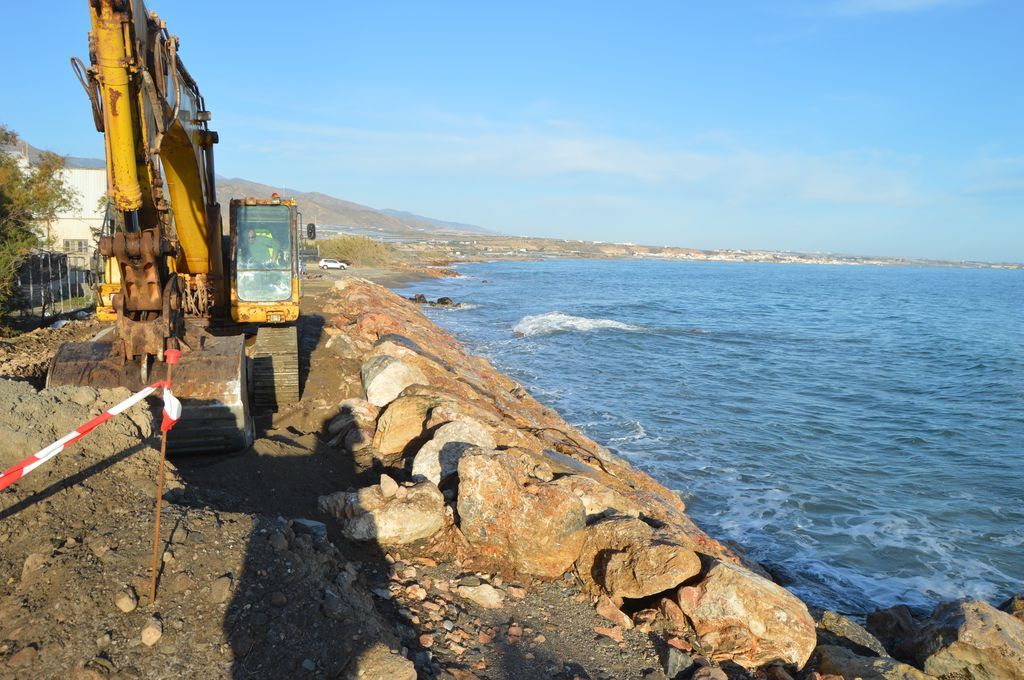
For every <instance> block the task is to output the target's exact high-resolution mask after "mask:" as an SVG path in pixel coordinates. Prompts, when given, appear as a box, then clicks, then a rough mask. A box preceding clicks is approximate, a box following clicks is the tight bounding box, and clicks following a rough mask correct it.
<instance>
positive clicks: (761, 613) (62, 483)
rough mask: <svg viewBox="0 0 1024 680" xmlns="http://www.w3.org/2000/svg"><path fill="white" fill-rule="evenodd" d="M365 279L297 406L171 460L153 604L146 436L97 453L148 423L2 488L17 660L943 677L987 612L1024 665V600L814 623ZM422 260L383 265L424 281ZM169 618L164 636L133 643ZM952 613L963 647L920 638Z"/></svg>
mask: <svg viewBox="0 0 1024 680" xmlns="http://www.w3.org/2000/svg"><path fill="white" fill-rule="evenodd" d="M358 273H365V270H362V271H360V270H355V271H350V272H348V274H347V275H344V276H342V275H339V276H337V277H332V278H329V279H327V278H325V279H314V280H313V282H314V283H316V284H317V285H316V286H315V287H319V288H320V292H319V293H318V294H314V291H313V290H312V288H314V287H310V289H309V292H308V293H307V295H308V298H306V299H304V304H303V314H304V321H303V324H304V327H303V336H304V338H305V340H306V341H308V342H304V347H306V350H304V351H308V352H309V354H308V357H307V358H305V359H304V363H305V365H307V366H308V367H309V369H308V375H307V378H306V382H305V387H304V390H303V394H302V400H301V401H300V402H299V403H298V404H295V405H292V406H289V407H285V408H283V409H282V410H281V411H280V412H279V413H277V414H275V415H274V416H273V418H264V419H262V420H261V423H262V424H261V425H260V432H259V433H258V438H257V441H256V442H255V444H254V446H253V447H252V449H250V450H248V451H245V452H241V453H238V454H232V455H225V456H218V457H216V458H205V459H198V458H190V459H178V460H174V461H173V463H172V464H171V465H170V466H169V469H168V473H167V474H168V486H167V488H168V495H167V497H166V500H167V503H166V504H165V512H166V513H167V515H168V516H167V517H166V519H167V520H168V526H170V527H174V530H173V533H172V534H171V538H170V539H169V540H168V542H167V545H166V550H167V551H168V552H169V553H170V557H169V558H168V557H165V558H164V564H165V574H164V575H163V577H162V582H161V591H160V593H161V594H160V600H159V602H158V605H157V607H155V608H153V607H149V606H144V604H143V603H137V604H136V605H134V606H135V607H137V608H133V609H131V610H127V609H122V610H121V612H124V613H111V611H112V608H111V602H113V601H114V600H115V598H119V597H120V595H119V594H118V593H119V592H120V591H122V590H123V589H126V590H125V592H130V593H136V592H142V590H141V589H142V588H143V587H144V585H143V581H144V580H145V579H143V578H142V576H144V575H145V573H146V571H145V569H146V568H148V567H145V568H143V567H141V565H148V564H149V559H150V551H151V546H150V544H149V540H150V539H151V534H152V528H151V526H150V520H151V517H150V514H151V510H147V508H151V502H152V498H151V494H149V493H148V487H147V482H146V481H145V480H146V479H152V476H153V475H154V474H155V469H156V468H155V466H156V461H157V459H156V458H155V452H154V450H153V449H151V448H149V449H146V450H145V451H144V452H143V453H142V454H140V455H138V456H136V457H134V458H131V459H130V460H129V461H126V463H125V464H120V465H113V466H112V467H111V468H110V471H109V472H103V473H102V474H98V473H97V472H96V470H100V471H101V472H102V470H104V469H105V468H104V467H103V466H104V465H111V464H110V463H109V462H107V457H108V456H110V455H111V453H112V452H116V451H121V450H124V449H125V448H127V447H129V446H131V445H133V444H135V443H136V442H137V439H136V437H137V434H135V433H134V431H133V430H132V429H131V428H130V427H129V428H124V427H122V428H121V429H116V428H115V425H114V424H112V425H110V426H109V427H110V428H115V429H108V430H104V431H103V432H104V433H105V436H108V437H110V439H109V441H107V440H104V441H106V442H107V443H105V444H104V446H106V447H107V448H104V449H93V448H89V446H88V445H85V446H83V447H82V448H81V449H79V454H78V455H77V457H76V456H71V457H68V458H65V459H64V461H63V462H62V463H61V464H59V465H53V466H49V467H46V468H43V469H42V470H41V471H40V472H39V473H36V475H35V476H33V477H30V478H28V479H26V480H25V481H24V483H23V484H24V485H23V486H18V487H15V490H14V492H13V493H12V494H10V495H5V496H3V498H4V505H3V506H2V508H0V542H2V543H3V545H4V550H3V551H0V576H5V577H7V580H6V582H4V579H3V578H0V664H4V663H7V664H8V665H9V666H12V667H13V666H14V665H15V663H18V664H21V663H25V664H27V665H26V668H28V667H31V670H32V672H34V673H37V674H44V675H45V674H47V673H49V674H55V673H57V672H58V670H59V669H64V670H65V671H66V669H68V668H75V667H77V668H84V669H86V670H88V668H90V667H89V666H88V664H89V663H92V662H91V661H90V660H91V659H92V658H93V657H94V656H95V655H96V653H97V652H96V649H97V645H99V649H100V654H101V658H103V659H104V663H108V664H110V666H109V667H107V666H104V668H108V669H114V670H111V672H115V671H121V670H128V669H134V672H137V673H138V672H141V673H142V674H144V675H147V674H148V675H152V676H154V677H157V676H159V677H163V676H165V675H166V676H168V677H172V676H187V675H195V674H196V673H197V672H199V671H200V669H203V672H204V673H209V674H210V675H216V676H219V677H239V676H240V675H245V676H246V677H268V678H269V677H280V676H281V674H282V673H284V674H288V673H289V672H291V673H293V674H298V675H302V674H304V673H307V672H309V673H310V674H311V675H312V676H314V677H315V676H316V674H317V673H320V674H322V675H326V676H328V677H336V676H340V677H353V676H354V674H355V672H356V671H358V672H361V673H363V676H362V677H382V678H383V677H394V678H409V680H412V678H415V677H417V675H418V676H419V677H423V678H446V679H448V678H455V679H456V680H472V679H473V678H478V679H479V680H485V679H493V680H509V679H519V678H522V679H523V680H527V679H529V680H532V679H533V678H537V677H551V678H559V679H562V680H572V679H573V678H582V677H591V678H601V679H602V680H617V679H618V678H634V677H636V678H640V677H644V678H649V679H651V680H663V679H665V678H673V679H690V680H765V679H766V678H767V679H768V680H794V679H795V680H836V677H833V678H828V677H827V676H845V677H846V678H853V677H864V678H873V679H876V680H877V679H879V678H886V679H887V680H888V679H892V680H896V679H900V680H929V679H930V678H933V677H935V678H937V677H940V676H943V675H946V673H945V670H944V669H947V668H951V667H953V666H950V665H949V664H955V663H959V661H958V659H960V657H958V656H956V654H957V653H958V652H957V650H959V649H962V648H964V645H970V644H971V640H973V639H975V638H974V637H972V636H975V635H976V632H977V630H978V628H979V626H981V625H982V624H986V625H987V624H992V623H993V622H994V623H995V624H998V625H999V626H1001V630H1004V631H1010V632H1011V633H1012V632H1014V631H1019V632H1020V636H1021V637H1020V640H1021V641H1022V643H1021V648H1020V650H1018V649H1017V648H1016V647H1014V646H1013V644H1014V643H1013V640H1012V639H1011V640H1006V639H1002V638H997V639H995V640H994V641H993V640H991V639H988V638H986V640H985V643H986V645H988V647H987V648H986V649H983V650H981V651H980V652H979V651H978V650H976V649H974V648H970V654H971V655H974V656H973V657H972V658H983V661H982V662H981V663H983V664H989V665H988V666H986V668H989V669H990V670H991V669H995V671H994V675H993V674H990V675H989V676H987V677H1011V678H1014V680H1016V677H1017V676H1014V675H1012V674H1006V673H1005V672H1004V673H1003V675H999V674H998V673H999V672H1003V671H1004V669H1005V666H999V665H998V664H999V663H1000V661H999V659H1003V662H1004V663H1005V659H1011V660H1014V662H1016V660H1017V659H1020V660H1021V661H1024V602H1022V603H1021V606H1020V610H1021V611H1020V614H1019V616H1018V615H1017V614H1012V613H1006V612H1001V611H998V610H996V609H995V608H994V607H991V606H990V605H985V604H984V603H971V602H967V603H960V604H957V603H953V604H950V605H947V606H946V608H945V609H942V610H939V609H938V608H937V610H936V612H935V613H933V614H932V615H931V616H930V617H927V618H922V617H915V616H914V614H913V613H912V612H909V611H902V610H900V609H899V608H894V610H892V611H887V612H881V613H877V614H876V616H875V620H874V621H873V622H872V621H871V620H869V621H868V622H867V623H868V626H867V628H870V629H871V632H868V630H865V627H864V626H861V625H860V624H859V623H857V622H855V621H852V620H850V619H848V618H847V617H844V616H842V615H840V614H835V613H834V612H821V613H815V615H814V616H813V617H812V615H811V613H810V612H809V611H808V608H807V607H806V605H805V604H804V603H803V602H801V601H800V600H799V599H798V598H796V597H795V596H793V595H792V594H791V593H789V592H788V591H786V590H785V589H784V588H782V587H780V586H779V585H777V584H775V583H773V582H772V580H771V578H770V576H769V575H768V574H767V573H766V572H764V571H763V570H762V569H760V567H759V566H758V565H756V564H753V563H750V562H748V561H747V560H745V559H744V558H743V557H742V556H741V555H738V554H737V553H736V552H734V551H733V550H732V549H731V548H730V547H728V546H726V545H723V544H722V543H720V542H718V541H717V540H715V539H714V538H713V537H711V536H708V535H707V534H706V533H704V532H703V531H702V530H701V529H700V528H699V527H698V526H697V525H696V524H695V523H694V522H693V521H692V520H691V519H690V518H689V517H688V515H687V514H686V508H685V504H684V503H683V502H682V500H681V499H680V497H679V495H678V494H677V493H676V492H674V491H671V490H670V489H668V488H666V487H664V486H663V485H661V484H660V483H658V482H657V481H656V480H655V479H654V478H652V477H651V476H650V475H648V474H646V473H645V472H643V471H642V470H641V469H639V468H638V467H635V466H634V465H632V464H631V463H629V462H627V461H625V460H624V459H622V458H620V457H619V456H618V455H615V454H613V453H612V452H610V451H609V450H608V449H606V448H605V447H603V446H602V445H600V444H599V443H597V442H595V441H594V440H592V439H590V438H589V437H587V436H586V435H585V434H583V433H582V432H580V431H579V430H578V429H577V428H575V427H573V426H572V425H571V424H569V423H567V422H566V421H565V420H564V419H562V417H561V416H560V415H559V414H558V413H557V412H555V411H553V410H552V409H550V408H548V407H546V406H545V405H543V404H541V403H539V402H537V401H536V400H535V399H534V398H533V397H532V396H531V395H530V394H529V393H528V392H527V391H526V390H525V389H523V388H522V387H521V386H520V385H519V384H518V383H516V382H515V381H513V380H512V379H510V378H509V377H508V376H507V375H505V374H504V373H501V372H500V371H498V370H496V369H495V368H494V367H493V366H491V365H490V363H489V362H487V361H486V360H485V359H483V358H481V357H478V356H474V355H472V354H469V353H467V352H466V351H465V350H464V349H463V348H462V345H461V343H459V341H458V340H457V339H456V338H455V337H454V336H453V335H452V334H451V333H449V332H448V331H446V330H444V329H442V328H441V327H440V326H438V325H437V324H435V323H433V322H432V321H430V320H429V319H428V318H426V317H425V316H424V315H423V313H422V310H421V309H420V307H419V306H418V305H416V304H414V303H412V302H410V301H409V300H407V299H406V298H404V297H403V296H402V293H401V292H399V293H396V292H394V291H391V290H388V289H386V288H384V287H383V286H381V285H379V284H374V283H371V282H369V281H366V280H365V279H363V278H361V277H359V276H358V275H357V274H358ZM410 274H411V273H410V272H402V271H398V272H384V271H380V272H376V273H374V274H373V275H375V276H379V277H381V278H382V279H383V280H385V281H387V282H389V283H391V284H392V285H396V286H401V285H408V284H409V283H414V282H415V281H417V280H420V279H421V278H427V277H420V276H415V275H412V276H410ZM402 292H405V291H402ZM314 341H315V342H314ZM314 345H315V346H314ZM313 367H316V370H313ZM0 389H5V390H15V391H16V392H17V393H18V397H17V399H13V398H12V399H11V402H12V403H15V404H17V407H16V409H15V410H16V412H15V413H14V414H12V416H10V417H8V418H7V419H6V420H4V419H0V434H4V436H8V435H7V434H6V432H7V430H9V429H12V428H13V429H14V430H15V436H18V437H22V438H24V437H25V436H29V435H31V436H35V437H37V438H41V439H46V440H47V441H48V439H47V436H46V434H45V433H43V434H42V435H40V434H39V433H38V432H34V433H33V432H30V431H29V430H27V429H25V428H26V427H31V426H32V422H33V420H36V421H38V420H40V419H39V418H38V416H37V415H35V414H37V413H40V412H56V413H57V414H61V417H67V418H70V420H71V421H72V422H71V424H70V425H67V426H65V424H63V423H56V424H52V425H53V428H54V430H55V431H54V434H55V436H59V434H60V433H61V432H63V431H66V430H67V429H69V428H70V427H73V425H74V424H75V423H76V422H77V421H78V420H80V419H81V418H79V414H78V411H83V413H82V414H81V415H82V417H83V418H84V417H85V415H86V414H85V413H84V411H87V408H88V407H87V406H83V405H86V404H91V403H92V401H91V400H90V397H89V395H94V396H95V391H89V390H88V389H87V388H77V389H73V390H71V391H65V392H61V391H60V390H56V391H52V390H48V391H44V392H35V391H34V390H32V388H31V387H28V386H24V385H19V384H12V383H8V382H5V381H0ZM82 390H86V392H89V394H85V393H84V392H82ZM100 397H101V399H108V400H112V401H116V400H117V395H116V394H113V393H111V394H109V395H107V394H100ZM55 400H56V401H55ZM55 404H56V406H55ZM76 408H77V409H78V411H74V409H76ZM26 409H29V410H27V411H26ZM67 412H70V414H68V413H67ZM136 420H138V423H137V425H138V427H139V428H142V429H144V430H145V429H146V428H148V427H151V423H149V422H148V420H147V419H146V418H144V417H143V418H136ZM44 422H48V419H44ZM58 430H59V431H60V432H57V431H58ZM146 431H147V432H148V431H151V430H146ZM145 441H149V442H150V443H151V442H152V439H151V438H149V439H147V440H145ZM43 443H45V441H44V442H43ZM128 463H130V464H128ZM76 469H78V471H77V472H76ZM83 471H84V472H83ZM90 471H91V472H90ZM83 474H84V475H85V477H84V478H85V479H87V480H88V485H87V486H88V489H87V490H86V489H82V488H80V486H79V484H80V481H76V480H79V478H81V477H82V475H83ZM67 480H71V481H70V482H67ZM53 489H57V491H56V492H55V491H53ZM47 493H49V494H52V497H47V496H43V497H44V498H48V500H47V502H45V503H40V502H39V500H40V496H41V495H43V494H47ZM83 503H84V504H86V505H85V507H87V508H88V509H89V511H88V512H83ZM129 503H130V504H131V505H129ZM12 509H13V510H14V511H15V512H17V514H11V512H12ZM178 527H180V528H181V529H180V530H179V529H178ZM168 531H169V532H170V531H171V529H168ZM51 535H52V536H65V535H67V536H69V538H67V539H61V540H60V541H57V543H59V544H60V545H59V546H57V547H54V546H55V545H57V543H51V542H50V539H49V538H48V537H50V536H51ZM102 556H105V557H102ZM19 574H20V579H19V577H18V575H19ZM57 575H59V578H60V582H61V584H62V586H63V587H62V588H60V589H55V588H52V587H50V586H49V583H50V581H51V580H52V579H53V578H55V577H57ZM133 584H134V585H133ZM86 593H89V594H90V595H88V596H87V595H86ZM129 599H130V598H129ZM119 601H120V600H119ZM120 606H121V605H120V604H118V608H120ZM1011 608H1012V607H1011ZM58 611H59V612H60V616H59V619H58V617H57V616H56V614H55V613H54V612H58ZM114 611H115V612H116V611H117V610H114ZM1014 611H1016V610H1014ZM1015 616H1017V618H1014V617H1015ZM869 619H870V617H869ZM154 620H156V621H159V622H166V627H164V628H163V629H162V630H163V639H162V641H160V642H158V643H156V646H155V647H154V648H152V649H151V648H150V647H148V646H140V645H139V643H138V635H139V630H140V629H142V628H143V626H147V625H153V624H152V621H154ZM949 621H953V622H954V624H955V625H954V628H955V630H954V631H953V632H952V633H944V635H946V636H947V638H948V640H952V641H953V642H954V643H955V644H946V645H945V646H942V647H941V648H940V649H933V648H931V647H929V646H928V645H929V644H931V643H930V641H932V640H933V639H934V635H933V632H934V631H935V630H937V628H936V627H937V626H940V625H945V624H944V623H943V622H947V623H948V622H949ZM147 622H149V623H147ZM160 625H161V626H163V625H164V624H163V623H161V624H160ZM947 627H948V626H947ZM982 629H983V630H985V629H984V628H983V626H982ZM25 630H28V631H29V632H27V633H26V632H24V631H25ZM943 630H946V629H943ZM12 631H14V632H12ZM37 631H47V632H45V633H43V632H37ZM1014 634H1015V633H1014ZM104 635H106V637H104ZM5 636H7V637H5ZM10 636H14V641H13V642H10V643H8V642H4V641H3V640H4V639H11V638H10ZM281 636H284V637H283V638H282V637H281ZM949 636H952V637H949ZM281 639H289V640H290V641H291V642H290V644H289V645H288V647H287V648H282V647H281V645H280V640H281ZM948 640H947V641H948ZM148 644H149V643H147V645H148ZM957 645H959V646H957ZM25 650H32V651H25ZM950 650H953V651H950ZM993 650H995V651H993ZM979 654H980V657H979V656H978V655H979ZM1015 654H1017V656H1014V655H1015ZM890 655H893V656H898V657H899V660H897V659H894V658H892V657H891V656H890ZM951 658H952V659H953V660H952V661H950V660H949V659H951ZM936 659H938V661H936ZM992 659H994V660H992ZM911 663H912V664H914V665H913V666H912V665H910V664H911ZM974 663H977V662H974ZM33 664H34V665H33ZM929 664H931V665H930V666H929ZM936 664H938V665H936ZM942 664H946V665H942ZM992 664H995V665H992ZM915 666H916V668H915ZM1021 667H1022V668H1024V663H1022V664H1021ZM385 668H386V669H387V670H382V669H385ZM956 668H959V667H958V666H957V667H956ZM44 669H45V670H44ZM310 669H312V670H310ZM370 669H373V670H370ZM921 669H924V670H929V671H934V672H928V673H927V674H926V673H924V672H922V670H921ZM940 671H942V672H940Z"/></svg>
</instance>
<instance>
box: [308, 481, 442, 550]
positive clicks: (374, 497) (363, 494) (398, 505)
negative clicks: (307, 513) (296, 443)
mask: <svg viewBox="0 0 1024 680" xmlns="http://www.w3.org/2000/svg"><path fill="white" fill-rule="evenodd" d="M388 480H390V478H388ZM317 505H318V507H319V508H320V511H321V512H326V513H328V514H330V515H333V516H334V517H336V518H338V519H339V520H341V523H342V529H341V530H342V533H343V534H345V536H347V537H348V538H351V539H352V540H355V541H376V542H377V543H380V544H381V545H396V544H403V543H412V542H414V541H419V540H421V539H424V538H429V537H431V536H433V535H434V534H436V533H437V532H438V531H440V530H441V529H442V528H443V527H444V525H445V524H446V522H447V515H446V512H445V504H444V496H443V495H442V494H441V491H440V490H439V489H438V488H437V486H436V485H434V484H432V483H430V482H422V483H420V484H415V485H413V486H409V487H404V486H403V487H398V489H397V492H396V491H395V490H393V489H385V490H382V488H381V486H380V485H375V486H369V487H366V488H364V489H360V490H359V491H354V492H344V491H339V492H338V493H333V494H330V495H328V496H321V497H320V499H319V501H318V503H317Z"/></svg>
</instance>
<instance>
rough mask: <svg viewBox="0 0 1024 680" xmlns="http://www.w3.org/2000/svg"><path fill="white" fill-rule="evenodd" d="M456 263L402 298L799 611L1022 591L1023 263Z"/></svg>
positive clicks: (857, 611)
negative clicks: (740, 553)
mask: <svg viewBox="0 0 1024 680" xmlns="http://www.w3.org/2000/svg"><path fill="white" fill-rule="evenodd" d="M457 271H458V272H459V273H460V274H461V277H460V278H453V279H439V280H430V281H421V282H417V283H415V284H412V285H411V286H410V287H409V288H406V289H403V290H402V291H400V292H402V293H404V294H406V295H412V294H414V293H423V294H425V295H427V296H428V297H430V298H432V299H433V298H436V297H438V296H442V295H443V296H448V297H451V298H453V299H454V300H455V301H456V302H459V303H461V307H459V308H457V309H442V308H431V307H425V308H424V311H425V313H426V314H427V315H428V316H429V317H431V319H433V320H434V321H435V322H437V323H438V324H439V325H441V326H443V327H445V328H447V329H449V330H450V331H452V332H453V333H454V334H455V336H456V337H457V338H458V339H459V340H461V341H462V342H463V344H464V345H465V346H466V348H467V349H468V350H469V351H471V352H473V353H476V354H480V355H483V356H485V357H486V358H488V359H489V360H490V361H491V362H492V363H493V364H495V366H496V367H498V368H499V369H501V370H502V371H504V372H506V373H508V374H509V375H511V376H512V377H513V378H514V379H515V380H517V381H518V382H519V383H520V384H522V385H523V386H524V387H526V388H527V389H528V390H529V391H530V392H531V393H532V394H533V395H534V396H535V397H536V398H537V399H538V400H540V401H541V402H543V403H545V404H546V405H549V406H551V407H552V408H554V409H556V410H558V411H559V412H560V413H561V414H562V416H563V417H564V418H565V419H566V420H568V421H569V422H571V423H572V424H574V425H576V426H577V427H579V428H581V429H582V430H583V431H584V432H586V433H587V434H588V435H589V436H591V437H592V438H594V439H595V440H597V441H599V442H601V443H602V444H604V445H606V446H607V447H609V448H610V449H612V450H613V451H615V452H616V453H618V454H619V455H621V456H623V457H624V458H626V459H628V460H629V461H630V462H631V463H632V464H634V465H635V466H637V467H639V468H641V469H643V470H645V471H646V472H648V473H649V474H651V475H652V476H653V477H654V478H655V479H657V480H658V481H659V482H661V483H662V484H664V485H666V486H668V487H669V488H671V489H673V490H675V491H677V492H678V493H680V494H681V495H682V497H683V499H684V500H685V502H686V504H687V508H688V513H689V514H690V516H691V517H692V518H693V519H694V520H695V521H696V522H697V523H698V524H699V525H700V526H701V527H702V528H703V529H704V530H705V531H707V532H708V533H709V534H711V535H712V536H714V537H715V538H718V539H719V540H727V541H733V542H735V543H737V544H739V545H740V546H742V547H743V550H744V551H745V553H746V554H747V555H748V556H749V557H750V558H752V559H754V560H756V561H758V562H759V563H761V564H762V565H764V566H765V567H766V568H767V569H768V570H769V571H770V572H771V573H772V575H773V576H774V577H775V578H776V579H777V580H778V581H779V582H781V583H782V584H783V585H785V586H786V587H788V588H789V589H791V590H792V591H794V592H795V593H796V594H797V595H799V596H801V597H802V598H803V599H805V601H807V602H809V603H810V604H811V605H813V606H815V607H823V608H830V609H835V610H837V611H841V612H844V613H847V614H853V615H863V614H865V613H867V612H870V611H873V610H874V609H875V608H879V607H887V606H892V605H895V604H907V605H909V606H911V607H912V608H914V609H919V610H927V609H930V608H931V607H932V606H934V605H935V604H936V603H938V602H939V601H941V600H946V599H952V598H959V597H970V598H978V599H982V600H987V601H989V602H992V603H994V604H999V602H1000V601H1002V600H1003V599H1005V598H1007V597H1009V596H1010V595H1011V594H1012V593H1015V592H1024V271H1020V270H996V269H954V268H911V267H873V266H840V265H835V266H831V265H797V264H793V265H787V264H760V263H725V262H720V263H718V262H678V261H656V260H619V261H616V260H612V261H607V260H601V261H597V260H551V261H538V262H493V263H472V264H462V265H458V266H457Z"/></svg>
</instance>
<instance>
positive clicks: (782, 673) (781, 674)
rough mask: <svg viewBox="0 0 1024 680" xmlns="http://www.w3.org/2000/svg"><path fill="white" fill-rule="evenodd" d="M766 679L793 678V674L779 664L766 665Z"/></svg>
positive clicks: (784, 679)
mask: <svg viewBox="0 0 1024 680" xmlns="http://www.w3.org/2000/svg"><path fill="white" fill-rule="evenodd" d="M765 673H766V674H767V675H768V680H793V676H792V675H790V674H789V673H787V672H786V669H785V668H783V667H782V666H780V665H779V664H774V665H771V666H768V668H767V669H765Z"/></svg>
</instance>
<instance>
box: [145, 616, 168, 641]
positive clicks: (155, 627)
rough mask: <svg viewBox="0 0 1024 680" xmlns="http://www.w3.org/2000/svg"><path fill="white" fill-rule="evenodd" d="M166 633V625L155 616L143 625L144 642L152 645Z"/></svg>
mask: <svg viewBox="0 0 1024 680" xmlns="http://www.w3.org/2000/svg"><path fill="white" fill-rule="evenodd" d="M163 634H164V625H163V623H162V622H161V621H160V619H158V618H156V617H153V618H151V619H150V620H149V621H148V622H147V623H146V625H145V626H143V627H142V644H144V645H146V646H147V647H152V646H153V645H155V644H156V643H157V642H159V640H160V638H161V637H163Z"/></svg>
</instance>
